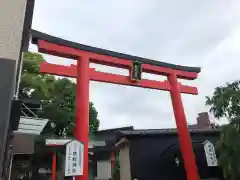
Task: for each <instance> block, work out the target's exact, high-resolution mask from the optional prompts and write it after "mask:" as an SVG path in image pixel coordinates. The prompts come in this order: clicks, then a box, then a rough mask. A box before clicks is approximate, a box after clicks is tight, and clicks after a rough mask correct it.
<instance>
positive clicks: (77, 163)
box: [65, 140, 84, 176]
mask: <svg viewBox="0 0 240 180" xmlns="http://www.w3.org/2000/svg"><path fill="white" fill-rule="evenodd" d="M83 149H84V145H83V144H82V143H81V142H79V141H77V140H73V141H71V142H69V143H68V144H66V158H65V176H81V175H83Z"/></svg>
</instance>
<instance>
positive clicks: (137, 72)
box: [131, 61, 142, 81]
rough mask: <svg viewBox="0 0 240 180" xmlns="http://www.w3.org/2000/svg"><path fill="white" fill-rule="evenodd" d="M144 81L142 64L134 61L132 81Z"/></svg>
mask: <svg viewBox="0 0 240 180" xmlns="http://www.w3.org/2000/svg"><path fill="white" fill-rule="evenodd" d="M141 79H142V63H140V62H137V61H133V62H132V69H131V80H132V81H140V80H141Z"/></svg>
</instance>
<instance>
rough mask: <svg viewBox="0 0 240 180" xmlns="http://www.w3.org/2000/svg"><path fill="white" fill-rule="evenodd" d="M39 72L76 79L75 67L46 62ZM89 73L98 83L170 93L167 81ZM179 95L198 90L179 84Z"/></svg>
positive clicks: (92, 70) (91, 70)
mask: <svg viewBox="0 0 240 180" xmlns="http://www.w3.org/2000/svg"><path fill="white" fill-rule="evenodd" d="M40 72H41V73H45V74H52V75H58V76H65V77H72V78H76V77H77V68H76V66H75V65H71V66H63V65H56V64H50V63H47V62H42V63H41V64H40ZM89 73H90V75H89V76H90V80H92V81H98V82H105V83H113V84H121V85H128V86H136V87H142V88H149V89H157V90H163V91H170V90H171V86H170V84H169V82H168V81H155V80H148V79H143V80H141V81H139V82H133V81H131V79H130V78H129V76H123V75H117V74H111V73H105V72H99V71H95V69H94V68H89ZM179 86H180V91H181V93H186V94H194V95H197V94H198V90H197V88H196V87H192V86H186V85H182V84H180V83H179Z"/></svg>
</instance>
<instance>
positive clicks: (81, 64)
mask: <svg viewBox="0 0 240 180" xmlns="http://www.w3.org/2000/svg"><path fill="white" fill-rule="evenodd" d="M38 50H39V52H42V53H47V54H50V55H55V56H59V57H65V58H72V59H76V60H77V68H76V66H70V67H66V66H60V65H52V64H48V63H42V64H41V72H42V73H48V74H54V75H60V76H67V77H75V78H77V96H76V98H77V100H76V109H77V110H76V129H75V136H76V138H77V139H78V140H79V141H81V142H83V143H84V145H85V148H84V171H83V173H84V175H83V176H79V177H76V178H77V180H88V146H87V144H88V126H89V125H88V116H89V106H88V101H89V81H90V80H93V81H99V82H106V83H114V84H122V85H129V86H138V87H143V88H151V89H158V90H165V91H170V93H171V99H172V104H173V109H174V115H175V119H176V124H177V128H178V135H179V142H180V148H181V152H182V155H183V159H184V166H185V170H186V174H187V180H198V179H199V178H198V177H199V176H198V171H197V166H196V162H195V157H194V153H193V149H192V144H191V138H190V135H189V132H188V128H187V122H186V117H185V113H184V108H183V104H182V99H181V93H187V94H197V93H198V92H197V88H196V87H191V86H186V85H182V84H180V83H179V82H178V81H177V78H181V79H187V80H193V79H196V78H197V75H198V73H196V72H186V71H182V70H176V69H171V68H166V67H159V66H154V65H150V64H143V65H142V71H143V72H146V73H151V74H157V75H165V76H167V77H168V81H163V82H161V81H154V80H148V79H143V80H141V81H139V82H132V81H131V80H130V77H129V76H122V75H115V74H110V73H103V72H98V71H95V69H92V68H89V63H90V62H92V63H97V64H102V65H107V66H112V67H118V68H124V69H128V70H130V69H131V66H132V62H131V61H129V60H127V59H120V58H115V57H111V56H106V55H100V54H96V53H91V52H87V51H82V50H79V49H74V48H71V47H65V46H62V45H58V44H52V43H49V42H47V41H43V40H38Z"/></svg>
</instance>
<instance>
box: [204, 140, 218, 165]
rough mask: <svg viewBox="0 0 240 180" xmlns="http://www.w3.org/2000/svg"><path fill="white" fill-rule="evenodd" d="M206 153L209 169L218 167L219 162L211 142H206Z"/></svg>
mask: <svg viewBox="0 0 240 180" xmlns="http://www.w3.org/2000/svg"><path fill="white" fill-rule="evenodd" d="M204 151H205V155H206V160H207V165H208V166H209V167H214V166H218V160H217V156H216V152H215V147H214V144H213V143H211V142H210V141H205V142H204Z"/></svg>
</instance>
